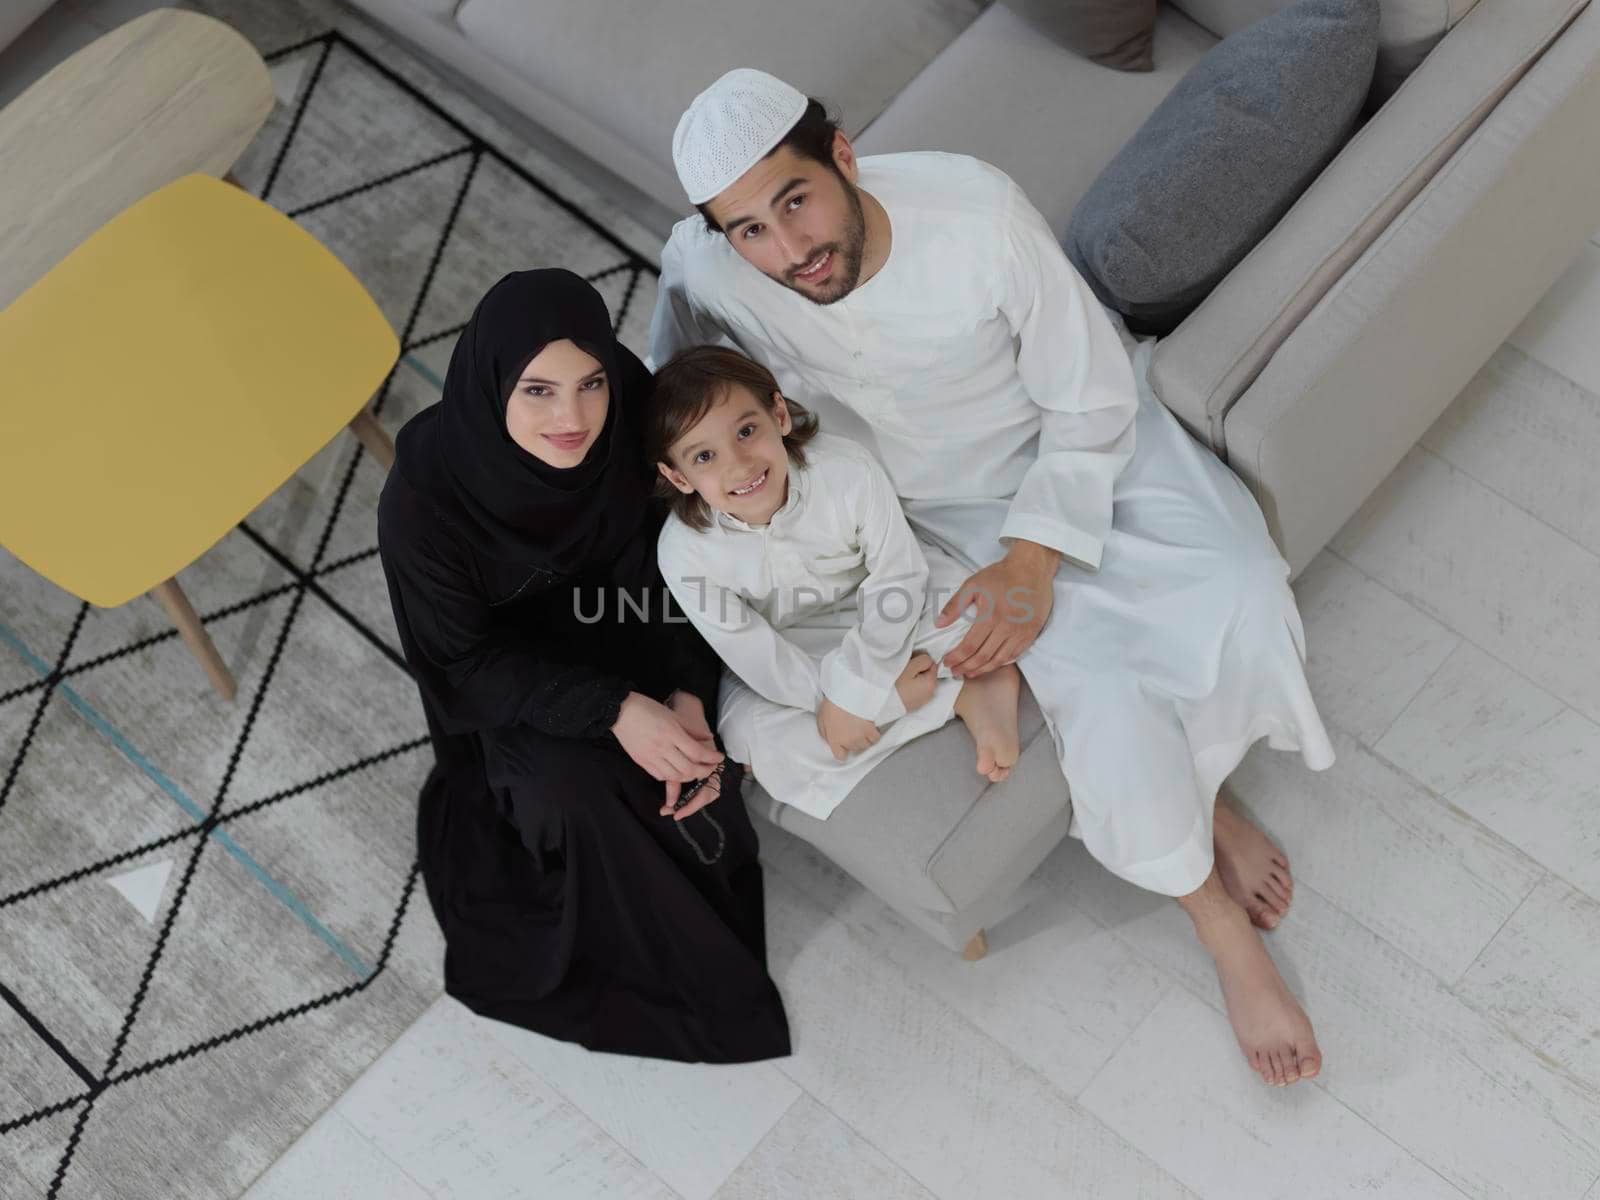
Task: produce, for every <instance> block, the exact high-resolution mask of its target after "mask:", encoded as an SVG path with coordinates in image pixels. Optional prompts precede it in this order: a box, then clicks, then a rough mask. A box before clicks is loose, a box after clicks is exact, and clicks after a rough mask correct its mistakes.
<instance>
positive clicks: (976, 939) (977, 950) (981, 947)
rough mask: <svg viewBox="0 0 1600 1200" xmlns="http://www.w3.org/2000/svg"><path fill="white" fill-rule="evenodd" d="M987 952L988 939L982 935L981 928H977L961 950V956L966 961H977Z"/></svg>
mask: <svg viewBox="0 0 1600 1200" xmlns="http://www.w3.org/2000/svg"><path fill="white" fill-rule="evenodd" d="M987 953H989V939H988V938H986V937H984V936H983V930H981V929H980V930H978V932H977V933H975V934H973V935H972V940H971V941H970V942H968V943H967V948H966V949H965V950H963V951H962V952H961V957H962V958H964V959H966V960H967V961H968V962H977V961H978V960H979V959H980V958H982V957H983V956H984V955H985V954H987Z"/></svg>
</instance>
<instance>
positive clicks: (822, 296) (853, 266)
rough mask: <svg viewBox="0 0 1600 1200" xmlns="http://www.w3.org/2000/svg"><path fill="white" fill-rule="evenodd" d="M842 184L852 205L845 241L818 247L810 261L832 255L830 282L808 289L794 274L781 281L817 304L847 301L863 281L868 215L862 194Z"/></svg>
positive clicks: (848, 185) (790, 272)
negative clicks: (861, 280)
mask: <svg viewBox="0 0 1600 1200" xmlns="http://www.w3.org/2000/svg"><path fill="white" fill-rule="evenodd" d="M839 182H840V183H841V184H842V185H843V186H844V194H845V199H846V200H848V201H849V202H850V223H849V224H848V225H847V226H845V231H844V241H843V242H829V243H828V244H827V245H826V246H819V247H817V251H816V253H815V254H813V255H812V256H811V260H810V261H812V262H815V261H816V260H817V257H818V256H819V255H821V254H823V253H825V252H831V253H832V254H833V274H832V275H831V276H830V277H829V279H828V281H827V282H826V283H824V284H823V285H822V286H821V287H816V288H808V287H806V286H805V285H804V284H802V283H799V282H797V281H796V280H795V278H794V272H793V271H788V272H785V274H784V277H783V278H782V279H780V280H778V282H779V283H781V284H783V285H784V286H785V287H787V288H789V289H791V290H792V291H796V292H799V293H800V294H801V295H802V296H804V297H805V298H806V299H807V300H809V301H811V302H812V303H813V304H832V303H833V302H834V301H835V300H843V299H844V298H845V297H846V296H848V295H849V294H850V293H851V292H853V291H854V290H855V286H856V284H857V283H858V282H859V281H860V279H861V258H862V255H863V254H864V253H865V251H866V246H867V215H866V212H865V211H864V210H863V209H862V207H861V193H860V192H858V191H856V189H855V186H854V185H853V184H852V183H851V182H850V181H849V180H848V179H845V178H844V177H843V176H840V177H839Z"/></svg>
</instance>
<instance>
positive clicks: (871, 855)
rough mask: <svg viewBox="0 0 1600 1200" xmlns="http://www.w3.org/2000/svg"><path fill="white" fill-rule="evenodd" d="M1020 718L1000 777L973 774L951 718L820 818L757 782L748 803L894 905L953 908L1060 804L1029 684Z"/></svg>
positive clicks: (980, 890)
mask: <svg viewBox="0 0 1600 1200" xmlns="http://www.w3.org/2000/svg"><path fill="white" fill-rule="evenodd" d="M1017 718H1018V721H1017V728H1018V733H1019V734H1020V735H1021V744H1022V753H1021V755H1020V757H1019V758H1018V760H1017V765H1016V766H1015V767H1014V768H1013V769H1012V772H1011V777H1010V778H1009V779H1007V780H1006V781H1005V782H1004V783H998V784H991V783H990V782H989V781H988V780H986V779H984V778H983V777H982V776H980V775H978V773H977V772H976V771H975V770H974V769H973V765H974V758H975V752H974V750H973V745H972V735H971V734H970V733H968V732H967V728H966V726H965V725H963V724H962V723H961V722H960V721H951V722H950V723H949V724H947V725H945V726H943V727H942V728H940V729H937V730H935V731H934V732H932V733H929V734H925V735H924V736H922V737H920V738H918V739H916V741H914V742H910V743H908V744H907V745H905V746H902V747H901V748H900V749H899V750H896V751H895V752H894V753H893V754H891V755H890V756H889V757H888V758H886V759H885V760H884V761H883V762H882V763H880V764H879V765H878V766H876V767H874V768H873V770H872V774H870V775H868V776H867V778H866V779H865V780H863V781H862V782H861V783H859V784H857V785H856V787H855V788H854V789H853V790H852V791H851V793H850V794H849V795H848V796H846V797H845V798H844V801H843V802H842V803H841V804H840V805H839V807H838V808H836V809H834V810H833V812H832V813H831V814H830V815H829V817H828V819H827V820H825V821H819V820H817V819H816V818H815V817H811V816H807V815H806V814H805V813H803V812H801V811H800V810H799V809H797V808H793V807H791V806H790V805H787V804H782V803H780V802H779V801H777V800H774V799H773V798H772V797H771V796H770V795H768V794H767V792H766V791H765V789H763V788H761V787H760V786H755V787H752V788H751V789H750V790H749V791H748V793H747V795H746V800H747V802H748V803H749V805H750V806H751V807H752V808H753V809H755V811H756V812H758V813H759V814H760V815H761V816H763V817H766V818H767V819H768V820H769V821H771V822H772V823H773V824H774V825H777V826H778V827H779V828H780V829H784V830H786V831H788V832H789V833H792V834H794V835H795V836H796V837H799V838H801V839H803V840H804V841H807V842H809V843H811V844H812V845H813V846H815V847H816V848H817V849H818V850H820V851H822V853H823V854H825V855H827V857H828V858H829V859H831V860H832V861H833V862H835V863H837V864H838V865H839V866H840V867H843V868H844V869H845V870H846V871H848V872H849V873H850V874H851V875H853V876H855V878H856V879H857V880H858V881H860V882H861V883H862V884H863V885H864V886H866V887H867V888H869V889H870V890H872V891H873V892H874V893H876V894H877V895H878V896H880V897H882V898H883V899H884V900H887V901H888V902H889V903H890V904H892V905H894V906H895V907H897V908H901V909H902V910H903V909H905V908H922V909H928V910H931V911H933V912H936V913H949V912H956V911H959V910H961V909H964V908H967V907H968V906H970V905H972V904H973V903H974V902H975V901H977V900H979V899H980V898H982V897H983V896H985V894H986V893H988V892H989V891H990V889H991V888H992V887H993V886H994V885H995V883H996V882H997V881H998V880H1000V879H1001V878H1002V877H1003V876H1005V875H1006V873H1007V872H1008V870H1009V869H1010V868H1011V866H1012V864H1014V863H1015V862H1016V861H1017V860H1018V859H1019V858H1023V857H1025V856H1026V855H1027V854H1028V853H1029V850H1030V847H1031V846H1032V845H1033V843H1035V842H1036V841H1037V840H1038V839H1039V838H1040V836H1041V835H1042V834H1043V833H1044V832H1045V831H1046V830H1048V829H1051V828H1052V827H1056V826H1059V824H1060V817H1061V814H1062V812H1063V810H1065V809H1066V807H1067V785H1066V781H1065V780H1064V779H1063V778H1062V775H1061V767H1060V763H1059V760H1058V758H1057V755H1056V748H1055V742H1054V740H1053V739H1052V738H1051V736H1050V731H1049V730H1048V729H1047V728H1046V727H1045V723H1044V717H1043V715H1042V714H1041V713H1040V712H1039V706H1038V704H1036V703H1035V702H1034V699H1033V694H1032V693H1031V692H1029V690H1028V689H1027V687H1026V686H1024V687H1023V689H1022V694H1021V700H1020V703H1019V705H1018V708H1017ZM1048 849H1049V848H1048V847H1044V848H1043V850H1045V851H1047V850H1048Z"/></svg>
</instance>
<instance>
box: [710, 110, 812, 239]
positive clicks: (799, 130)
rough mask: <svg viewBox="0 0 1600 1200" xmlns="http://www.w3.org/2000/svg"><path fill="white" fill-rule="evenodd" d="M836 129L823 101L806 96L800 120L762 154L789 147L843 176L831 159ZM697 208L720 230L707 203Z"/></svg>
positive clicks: (768, 155) (765, 155)
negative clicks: (781, 139)
mask: <svg viewBox="0 0 1600 1200" xmlns="http://www.w3.org/2000/svg"><path fill="white" fill-rule="evenodd" d="M838 131H839V122H838V121H836V120H834V119H833V118H831V117H829V116H828V110H827V109H826V108H824V107H823V106H822V101H820V100H815V99H811V98H809V97H808V98H807V102H806V110H805V112H803V113H801V114H800V119H799V120H798V121H796V122H795V123H794V128H792V129H790V130H789V132H788V133H786V134H784V135H783V141H781V142H779V143H778V144H777V145H776V146H774V147H773V148H772V149H771V150H768V151H767V152H766V153H765V154H763V155H762V156H761V157H762V158H763V159H768V158H771V157H772V156H773V155H774V154H776V153H777V152H778V151H779V150H782V149H783V148H784V147H785V146H788V147H789V148H790V149H791V150H793V151H794V152H795V153H796V154H798V155H799V156H800V157H801V158H809V159H811V160H812V161H813V162H819V163H821V164H822V165H823V166H825V167H827V168H828V170H830V171H832V172H833V173H834V174H835V175H838V176H839V178H840V179H843V178H844V175H843V174H842V173H841V172H840V170H839V164H838V163H836V162H834V161H833V135H834V134H835V133H837V132H838ZM695 208H696V210H698V212H699V213H700V215H701V216H702V217H704V218H705V222H706V228H707V229H708V230H710V231H711V232H712V233H721V232H722V226H721V225H719V224H717V223H716V221H714V220H712V219H711V207H710V203H709V202H707V203H705V204H696V205H695Z"/></svg>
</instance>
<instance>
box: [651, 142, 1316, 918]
mask: <svg viewBox="0 0 1600 1200" xmlns="http://www.w3.org/2000/svg"><path fill="white" fill-rule="evenodd" d="M859 162H860V179H859V186H860V187H861V188H862V189H863V190H865V191H866V192H869V193H870V194H871V195H872V196H874V197H875V198H876V199H877V200H878V201H879V203H881V204H882V205H883V207H884V210H885V211H886V212H887V213H888V216H889V222H890V226H891V229H892V238H891V244H890V248H889V256H888V259H887V261H885V263H884V264H883V266H882V267H881V268H879V270H878V272H877V273H876V274H875V275H874V276H873V277H872V278H871V279H869V280H867V281H866V282H865V283H863V284H861V285H859V286H858V287H857V288H856V289H855V290H854V291H852V292H851V293H850V294H849V295H847V296H845V297H844V298H843V299H841V300H839V301H836V302H835V303H833V304H828V305H818V304H814V303H813V302H811V301H810V300H807V299H806V298H805V297H804V296H802V295H800V294H799V293H797V292H794V291H793V290H791V289H789V288H787V287H784V286H783V285H782V284H779V283H776V282H774V281H772V280H770V279H768V278H766V277H765V276H764V275H762V274H761V273H760V272H759V271H758V270H756V269H755V268H754V267H752V266H751V265H750V264H749V263H747V262H745V261H744V260H743V259H741V258H739V256H738V255H737V254H736V253H735V252H734V250H733V248H732V246H730V245H729V244H728V242H727V239H726V238H724V237H722V236H721V235H719V234H712V233H711V232H710V231H709V230H707V229H706V227H705V224H704V222H703V221H702V220H701V219H700V218H699V217H691V218H688V219H687V220H684V221H681V222H679V224H678V225H677V226H676V228H674V230H673V233H672V237H671V239H670V241H669V242H668V243H667V246H666V249H665V250H664V251H663V253H662V275H661V284H660V291H659V294H658V298H657V307H656V312H655V318H654V322H653V324H652V327H651V347H650V349H651V354H650V358H651V360H652V362H653V364H655V365H659V364H660V363H662V362H664V361H665V360H666V358H668V357H669V356H670V355H671V354H672V353H673V352H674V351H676V350H678V349H680V348H682V347H684V346H687V345H692V344H695V343H699V342H708V341H721V342H724V343H727V344H732V345H735V346H737V347H738V348H739V349H741V350H743V351H744V352H745V353H746V354H748V355H750V356H751V357H752V358H755V359H757V360H758V361H760V362H762V363H764V364H766V365H767V366H768V367H769V368H770V369H771V370H772V372H773V373H774V375H776V377H777V379H778V382H779V386H780V387H781V388H782V389H783V391H784V393H785V394H786V395H790V396H793V397H794V398H795V399H797V400H799V401H801V403H803V404H806V405H808V406H809V407H811V408H812V409H813V410H814V411H815V412H817V414H818V415H819V416H820V418H821V421H822V426H823V428H825V429H828V430H831V431H833V432H835V433H843V434H846V435H848V436H849V437H851V438H853V439H855V440H857V441H859V442H860V443H861V444H862V445H864V446H866V447H867V448H868V449H870V450H871V451H872V452H873V454H874V455H875V456H876V457H877V458H878V460H879V461H880V462H882V463H883V465H884V467H885V468H886V469H887V471H888V473H889V477H890V478H891V479H892V480H893V481H894V485H895V489H896V490H897V492H898V493H899V494H900V496H901V498H902V501H903V502H904V508H905V513H906V516H907V517H908V518H909V519H910V521H911V524H912V526H913V527H914V528H915V529H916V531H917V533H918V534H919V535H920V536H921V537H923V538H924V540H925V541H927V542H929V543H931V544H933V545H936V546H940V547H943V548H945V549H947V550H949V551H950V552H951V553H952V554H953V555H954V556H955V557H956V558H957V559H958V560H959V561H960V562H961V563H963V564H964V565H965V566H966V567H968V568H969V569H971V570H976V569H978V568H979V567H982V566H985V565H987V564H989V563H992V562H995V561H997V560H998V559H1000V558H1001V557H1003V556H1004V554H1005V552H1006V550H1007V548H1008V546H1009V543H1010V540H1011V539H1014V538H1022V539H1026V540H1029V541H1034V542H1038V543H1040V544H1042V545H1045V546H1050V547H1053V548H1055V549H1057V550H1060V551H1061V552H1062V554H1063V556H1064V557H1063V559H1062V565H1061V568H1060V569H1059V570H1058V571H1057V573H1056V576H1055V581H1054V608H1053V610H1052V613H1051V616H1050V619H1049V621H1048V623H1047V624H1046V625H1045V628H1044V630H1043V632H1042V633H1041V634H1040V636H1039V638H1038V639H1037V640H1036V641H1035V642H1034V644H1033V645H1032V646H1031V647H1029V649H1028V650H1027V652H1026V653H1024V654H1023V656H1022V657H1021V658H1020V659H1018V663H1017V665H1018V666H1019V667H1020V668H1021V669H1022V672H1023V675H1024V677H1025V678H1026V679H1027V680H1028V684H1029V687H1030V688H1031V689H1032V691H1033V693H1034V697H1035V698H1036V699H1037V701H1038V702H1039V707H1040V709H1041V711H1042V712H1043V713H1044V716H1045V719H1046V723H1047V725H1048V727H1049V729H1050V733H1051V736H1052V737H1053V738H1054V739H1055V743H1056V747H1057V750H1058V751H1059V753H1060V757H1061V765H1062V770H1063V773H1064V774H1065V776H1066V778H1067V782H1068V785H1069V789H1070V794H1071V799H1072V806H1073V820H1072V831H1073V833H1075V834H1076V835H1078V836H1079V837H1081V838H1083V840H1084V842H1085V844H1086V845H1087V846H1088V848H1089V850H1090V851H1091V852H1092V853H1093V854H1094V855H1095V857H1096V858H1098V859H1099V860H1100V861H1101V862H1102V863H1104V864H1105V865H1106V866H1107V867H1108V868H1110V869H1111V870H1112V871H1114V872H1116V873H1117V874H1119V875H1121V876H1122V877H1124V878H1126V879H1128V880H1130V881H1132V882H1134V883H1136V884H1138V885H1140V886H1141V887H1146V888H1149V889H1151V890H1154V891H1159V892H1164V893H1167V894H1169V895H1184V894H1187V893H1188V892H1191V891H1193V890H1194V889H1195V888H1197V887H1199V885H1200V884H1201V883H1203V882H1204V881H1205V878H1206V876H1207V875H1208V874H1209V872H1210V870H1211V867H1212V812H1213V805H1214V802H1215V798H1216V792H1217V788H1218V786H1219V785H1220V784H1221V782H1222V780H1223V779H1224V778H1225V777H1226V776H1227V775H1228V774H1229V773H1231V771H1232V770H1233V768H1234V767H1235V766H1237V765H1238V763H1239V761H1240V759H1241V758H1242V757H1243V756H1244V754H1245V752H1246V750H1247V749H1248V748H1249V746H1250V745H1251V744H1252V743H1253V742H1254V741H1256V740H1257V739H1259V738H1261V737H1266V738H1268V739H1269V742H1270V744H1271V745H1273V746H1274V747H1277V748H1280V749H1298V750H1299V751H1300V753H1301V755H1302V756H1303V758H1304V760H1305V762H1306V764H1307V765H1308V766H1309V767H1311V768H1312V769H1314V770H1320V769H1323V768H1326V767H1328V766H1330V765H1331V764H1332V762H1333V749H1332V747H1331V745H1330V744H1329V741H1328V737H1327V733H1326V731H1325V729H1324V728H1323V725H1322V721H1321V718H1320V717H1319V716H1318V714H1317V710H1316V706H1315V704H1314V703H1313V701H1312V699H1311V695H1310V692H1309V690H1308V689H1307V687H1306V681H1305V673H1304V654H1305V652H1304V640H1303V639H1304V635H1303V632H1302V629H1301V624H1300V616H1299V612H1298V610H1297V609H1296V607H1295V602H1294V595H1293V593H1292V592H1291V591H1290V590H1289V586H1288V574H1289V568H1288V564H1287V563H1285V562H1284V561H1283V558H1282V556H1281V555H1280V554H1279V553H1278V550H1277V548H1276V546H1274V545H1273V543H1272V540H1271V537H1270V535H1269V534H1268V532H1267V528H1266V523H1265V521H1264V520H1263V519H1262V516H1261V511H1260V509H1259V507H1258V506H1257V505H1256V503H1255V500H1254V498H1253V497H1252V496H1251V495H1250V494H1249V492H1248V490H1247V489H1246V488H1245V487H1244V485H1243V483H1241V482H1240V481H1239V479H1238V478H1237V477H1236V476H1234V475H1233V474H1232V473H1231V472H1230V471H1228V469H1227V468H1226V467H1225V466H1223V465H1222V463H1221V462H1220V461H1218V460H1217V458H1216V457H1215V456H1214V455H1212V454H1211V453H1210V452H1209V451H1208V450H1206V449H1204V448H1203V447H1201V446H1200V445H1198V444H1197V443H1196V442H1195V441H1194V440H1193V439H1191V438H1190V437H1189V436H1188V435H1187V433H1186V432H1185V431H1184V430H1183V428H1182V426H1180V425H1179V424H1178V422H1177V419H1176V418H1175V417H1173V416H1172V414H1171V413H1170V412H1168V411H1167V410H1166V408H1165V407H1164V406H1163V405H1162V404H1161V403H1160V401H1159V400H1157V399H1156V398H1155V396H1154V395H1153V394H1152V393H1151V392H1150V390H1149V387H1148V384H1147V383H1146V381H1145V368H1146V367H1147V365H1148V359H1149V350H1150V345H1151V343H1150V342H1149V341H1146V342H1142V343H1140V344H1139V345H1138V348H1137V352H1136V354H1135V356H1134V362H1133V363H1132V364H1130V361H1129V355H1128V352H1127V347H1126V346H1125V345H1124V343H1123V341H1122V340H1121V335H1119V332H1118V329H1117V326H1116V325H1115V324H1113V321H1112V318H1111V317H1110V316H1109V315H1108V313H1107V311H1106V310H1105V309H1103V308H1102V307H1101V306H1100V304H1099V303H1098V302H1097V300H1096V299H1095V297H1094V295H1093V293H1092V292H1091V291H1090V290H1089V288H1088V286H1087V285H1086V284H1085V283H1084V282H1083V280H1082V278H1081V277H1079V275H1078V273H1077V272H1076V270H1075V269H1074V268H1073V267H1072V264H1071V263H1070V262H1068V261H1067V258H1066V256H1065V254H1063V253H1062V251H1061V248H1060V246H1059V245H1058V244H1057V242H1056V239H1055V237H1054V236H1053V235H1052V234H1051V232H1050V230H1049V227H1048V226H1047V225H1046V224H1045V222H1044V219H1043V218H1042V217H1041V216H1040V215H1039V213H1038V211H1037V210H1036V209H1035V208H1034V207H1033V205H1032V204H1030V203H1029V202H1028V200H1027V198H1026V197H1025V196H1023V194H1022V192H1021V190H1020V189H1019V188H1018V187H1017V186H1016V184H1015V183H1013V182H1012V181H1011V179H1010V178H1009V177H1007V176H1006V175H1005V174H1004V173H1003V172H1001V171H999V170H997V169H995V168H994V167H991V166H989V165H988V164H986V163H983V162H980V161H979V160H977V159H973V158H968V157H965V156H960V155H950V154H941V153H931V152H930V153H915V154H890V155H880V156H870V157H866V158H863V159H860V160H859Z"/></svg>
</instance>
